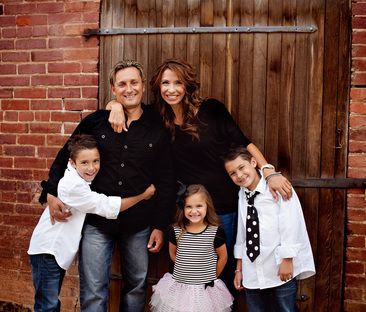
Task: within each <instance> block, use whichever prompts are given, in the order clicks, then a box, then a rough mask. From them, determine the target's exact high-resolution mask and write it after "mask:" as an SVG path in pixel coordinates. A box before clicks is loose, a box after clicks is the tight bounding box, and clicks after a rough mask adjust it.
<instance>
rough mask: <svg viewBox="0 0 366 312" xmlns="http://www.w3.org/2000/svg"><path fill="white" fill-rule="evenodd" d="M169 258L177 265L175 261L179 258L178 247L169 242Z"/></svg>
mask: <svg viewBox="0 0 366 312" xmlns="http://www.w3.org/2000/svg"><path fill="white" fill-rule="evenodd" d="M169 256H170V259H171V260H172V261H173V262H174V263H175V259H176V257H177V246H176V245H174V244H173V243H171V242H169Z"/></svg>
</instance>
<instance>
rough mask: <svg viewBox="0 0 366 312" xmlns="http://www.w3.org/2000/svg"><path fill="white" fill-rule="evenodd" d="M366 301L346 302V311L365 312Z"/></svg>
mask: <svg viewBox="0 0 366 312" xmlns="http://www.w3.org/2000/svg"><path fill="white" fill-rule="evenodd" d="M365 311H366V303H364V302H346V304H345V307H344V312H365Z"/></svg>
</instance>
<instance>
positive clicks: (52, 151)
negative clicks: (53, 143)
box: [38, 147, 60, 158]
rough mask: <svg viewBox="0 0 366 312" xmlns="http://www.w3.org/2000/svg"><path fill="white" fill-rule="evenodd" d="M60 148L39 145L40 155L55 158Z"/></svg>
mask: <svg viewBox="0 0 366 312" xmlns="http://www.w3.org/2000/svg"><path fill="white" fill-rule="evenodd" d="M59 150H60V148H59V147H39V148H38V157H51V158H55V156H56V155H57V153H58V151H59Z"/></svg>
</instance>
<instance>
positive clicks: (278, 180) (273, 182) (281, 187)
mask: <svg viewBox="0 0 366 312" xmlns="http://www.w3.org/2000/svg"><path fill="white" fill-rule="evenodd" d="M247 150H248V152H249V153H250V154H252V156H253V157H254V158H255V159H256V161H257V163H258V167H259V168H261V167H262V166H263V165H265V164H267V163H268V162H267V161H266V159H265V158H264V156H263V154H262V153H261V151H260V150H259V149H258V148H257V147H256V146H255V145H254V144H253V143H250V144H249V145H248V146H247ZM263 171H264V173H263V174H264V176H265V177H267V176H268V175H269V174H270V173H274V172H275V170H274V169H264V170H263ZM267 183H268V187H269V189H270V191H271V193H272V196H273V198H274V199H275V200H276V201H277V200H278V196H277V193H276V192H279V193H280V194H281V196H282V197H283V198H284V199H289V198H290V197H291V196H292V185H291V183H290V182H289V181H288V180H287V179H286V178H285V177H284V176H282V175H276V176H272V177H271V178H270V179H269V180H268V182H267Z"/></svg>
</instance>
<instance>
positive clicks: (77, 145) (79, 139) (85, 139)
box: [67, 134, 98, 161]
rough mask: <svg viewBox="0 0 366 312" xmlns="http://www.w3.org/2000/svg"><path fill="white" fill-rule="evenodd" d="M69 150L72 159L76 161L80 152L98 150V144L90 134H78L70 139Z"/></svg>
mask: <svg viewBox="0 0 366 312" xmlns="http://www.w3.org/2000/svg"><path fill="white" fill-rule="evenodd" d="M67 148H68V150H69V152H70V158H71V159H72V160H73V161H75V158H76V156H77V154H78V153H79V152H80V151H82V150H85V149H94V148H96V149H98V144H97V141H96V140H95V139H94V137H93V136H92V135H90V134H77V135H74V136H73V137H71V138H70V140H69V142H68V145H67Z"/></svg>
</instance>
